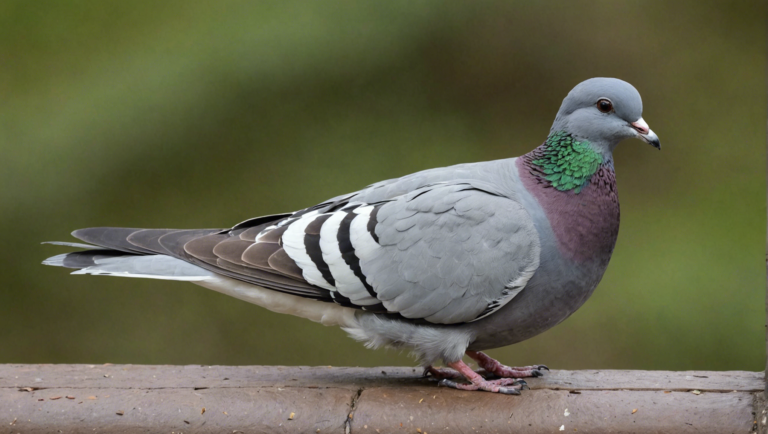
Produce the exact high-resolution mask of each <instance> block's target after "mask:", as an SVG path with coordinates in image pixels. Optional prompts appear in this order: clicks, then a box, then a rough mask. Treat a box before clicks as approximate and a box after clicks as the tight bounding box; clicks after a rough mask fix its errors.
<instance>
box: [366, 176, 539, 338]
mask: <svg viewBox="0 0 768 434" xmlns="http://www.w3.org/2000/svg"><path fill="white" fill-rule="evenodd" d="M359 212H360V213H363V212H364V209H363V210H361V211H359ZM376 221H377V223H376V225H375V234H376V237H377V239H376V240H373V241H375V242H376V244H378V246H376V245H373V244H371V241H372V240H367V239H366V238H365V237H364V234H360V236H358V237H357V238H356V239H355V241H354V242H353V244H354V245H355V247H356V249H355V251H356V253H357V255H358V256H359V258H360V268H361V269H362V272H363V274H364V275H365V276H366V278H367V281H368V283H369V284H370V285H371V286H372V287H373V290H374V291H375V293H376V297H377V299H378V300H380V301H381V302H382V304H383V305H384V307H385V308H386V309H387V311H390V312H397V313H399V314H400V315H402V316H404V317H406V318H423V319H425V320H427V321H429V322H432V323H440V324H455V323H461V322H469V321H473V320H476V319H479V318H482V317H484V316H487V315H489V314H491V313H493V312H495V311H496V310H497V309H498V308H500V307H501V306H503V305H504V304H506V303H507V302H509V301H510V300H511V299H512V298H513V297H514V296H515V295H517V293H519V292H520V291H521V290H522V289H523V288H524V287H525V284H526V283H527V282H528V280H529V279H530V278H531V276H532V275H533V273H534V272H535V271H536V269H537V268H538V265H539V252H540V246H539V238H538V234H537V232H536V230H535V228H534V225H533V222H532V221H531V218H530V216H529V215H528V213H527V212H526V211H525V210H524V209H523V208H522V206H521V205H520V204H519V203H518V202H517V201H515V200H514V199H513V198H510V197H506V196H504V195H502V194H501V193H499V192H498V191H497V190H496V189H495V188H494V186H492V185H490V184H487V183H482V182H478V181H452V182H448V183H438V184H434V185H429V186H424V187H421V188H418V189H416V190H414V191H412V192H410V193H408V194H405V195H402V196H399V197H397V198H396V199H394V200H392V201H389V202H386V203H384V204H381V205H380V206H379V208H378V210H377V212H376ZM371 238H373V237H371Z"/></svg>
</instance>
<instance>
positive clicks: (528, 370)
mask: <svg viewBox="0 0 768 434" xmlns="http://www.w3.org/2000/svg"><path fill="white" fill-rule="evenodd" d="M467 355H468V356H469V357H471V358H472V359H473V360H474V361H476V362H477V364H478V365H480V367H481V368H483V369H485V370H486V371H487V372H489V373H491V374H493V375H496V376H497V377H501V378H525V377H541V376H542V375H544V374H543V373H542V372H541V370H542V369H546V370H547V371H549V368H547V367H546V366H545V365H533V366H519V367H510V366H506V365H503V364H501V363H500V362H499V361H498V360H496V359H494V358H492V357H490V356H488V355H487V354H485V353H483V352H480V351H467Z"/></svg>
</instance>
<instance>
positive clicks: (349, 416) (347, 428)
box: [344, 387, 365, 434]
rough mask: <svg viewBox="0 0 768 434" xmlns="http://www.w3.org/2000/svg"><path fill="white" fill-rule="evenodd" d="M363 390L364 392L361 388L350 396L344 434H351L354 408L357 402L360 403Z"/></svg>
mask: <svg viewBox="0 0 768 434" xmlns="http://www.w3.org/2000/svg"><path fill="white" fill-rule="evenodd" d="M363 390H365V388H364V387H361V388H359V389H357V392H355V393H354V394H353V395H352V401H351V402H350V403H349V413H348V414H347V419H346V420H345V421H344V434H352V419H354V417H355V408H356V407H357V403H358V401H360V396H361V395H362V394H363Z"/></svg>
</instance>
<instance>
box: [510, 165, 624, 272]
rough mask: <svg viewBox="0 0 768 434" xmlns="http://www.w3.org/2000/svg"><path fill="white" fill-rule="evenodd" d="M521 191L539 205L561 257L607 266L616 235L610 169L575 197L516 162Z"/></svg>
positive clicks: (615, 205) (616, 201)
mask: <svg viewBox="0 0 768 434" xmlns="http://www.w3.org/2000/svg"><path fill="white" fill-rule="evenodd" d="M517 164H518V173H519V176H520V179H521V181H522V182H523V185H524V187H525V188H526V190H528V192H530V194H531V195H532V196H533V197H534V198H535V199H536V200H537V201H538V203H539V205H540V206H541V208H542V210H543V211H544V214H545V215H546V217H547V220H548V222H549V225H550V227H551V229H552V232H553V233H554V235H555V239H556V240H557V245H558V250H559V251H560V253H561V254H562V255H563V256H564V257H566V258H568V259H570V260H572V261H574V262H575V263H581V264H584V263H595V262H597V264H595V265H598V264H601V263H603V264H601V265H603V266H607V265H608V260H609V259H610V257H611V253H613V248H614V246H615V245H616V238H617V236H618V233H619V215H620V212H619V196H618V192H617V190H616V175H615V173H614V171H613V168H612V167H611V166H610V165H603V166H601V167H600V168H599V169H598V170H597V171H596V172H595V173H594V174H593V175H592V177H591V178H590V179H589V182H588V184H587V185H585V186H584V188H582V189H581V191H580V192H578V193H576V192H575V191H574V190H570V191H560V190H557V189H555V188H552V187H551V186H550V185H549V183H548V181H546V180H545V179H542V178H541V177H540V176H538V174H537V173H536V172H535V171H533V170H530V168H529V167H527V164H526V161H525V159H524V158H520V159H518V161H517Z"/></svg>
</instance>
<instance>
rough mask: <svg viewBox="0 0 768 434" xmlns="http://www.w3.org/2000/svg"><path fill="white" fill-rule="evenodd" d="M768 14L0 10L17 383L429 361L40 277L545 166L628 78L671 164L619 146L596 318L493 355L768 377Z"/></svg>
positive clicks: (681, 9) (171, 289)
mask: <svg viewBox="0 0 768 434" xmlns="http://www.w3.org/2000/svg"><path fill="white" fill-rule="evenodd" d="M765 16H766V5H765V2H762V1H743V2H725V1H721V2H707V1H701V0H696V1H675V2H667V1H648V2H642V1H623V2H615V1H567V2H566V1H562V2H551V1H550V2H530V1H497V2H491V1H479V2H475V1H464V2H458V1H456V2H428V1H420V2H413V1H386V2H340V1H339V2H334V1H324V2H314V1H304V2H289V1H283V2H255V1H252V2H246V1H225V2H202V1H196V2H182V1H164V2H154V1H144V2H139V1H133V2H103V1H92V2H85V1H80V2H43V1H36V2H29V1H4V2H1V3H0V62H1V63H0V64H1V65H2V67H1V68H0V95H1V97H0V98H1V101H0V147H1V148H0V151H1V152H2V154H1V155H2V156H1V157H0V186H2V187H1V188H0V205H1V206H2V214H1V215H0V234H2V235H0V236H1V237H2V249H0V255H2V257H1V259H2V264H3V265H2V272H1V273H0V288H2V289H0V330H2V331H0V362H14V363H16V362H18V363H41V362H52V363H99V362H113V363H155V364H287V365H359V366H375V365H413V364H414V362H413V361H412V360H411V359H409V358H408V357H407V356H406V354H399V353H398V352H396V351H391V350H390V351H386V350H379V351H372V350H368V349H365V348H363V347H362V346H361V345H360V344H358V343H356V342H354V341H352V340H351V339H349V338H347V337H346V336H345V334H344V332H342V331H341V330H339V329H336V328H326V327H322V326H320V325H317V324H314V323H310V322H308V321H306V320H301V319H297V318H293V317H288V316H283V315H278V314H274V313H271V312H268V311H266V310H264V309H262V308H260V307H256V306H253V305H250V304H247V303H244V302H242V301H238V300H235V299H232V298H228V297H226V296H223V295H220V294H218V293H214V292H212V291H208V290H206V289H203V288H201V287H197V286H194V285H191V284H184V283H179V282H162V281H151V280H150V281H146V280H139V279H118V278H105V277H83V276H69V275H67V272H66V271H65V270H63V269H57V268H51V267H44V266H42V265H40V261H41V260H43V259H44V258H46V257H48V256H52V255H54V254H58V253H60V252H62V251H63V250H62V249H61V248H58V247H55V246H48V245H40V244H39V242H41V241H46V240H70V238H69V236H68V234H69V232H70V231H71V230H73V229H77V228H81V227H88V226H131V227H179V228H198V227H227V226H230V225H232V224H235V223H237V222H239V221H242V220H245V219H246V218H249V217H253V216H257V215H261V214H271V213H277V212H282V211H288V210H294V209H298V208H302V207H305V206H308V205H311V204H314V203H317V202H319V201H322V200H324V199H326V198H329V197H332V196H335V195H338V194H342V193H346V192H349V191H352V190H356V189H358V188H361V187H363V186H365V185H367V184H370V183H372V182H375V181H378V180H382V179H386V178H392V177H398V176H402V175H405V174H408V173H411V172H414V171H417V170H421V169H426V168H430V167H437V166H445V165H451V164H456V163H461V162H469V161H480V160H491V159H498V158H506V157H513V156H517V155H520V154H522V153H525V152H527V151H529V150H530V149H532V148H533V147H535V146H537V145H538V144H539V143H541V142H542V141H543V139H544V138H545V137H546V135H547V132H548V129H549V126H550V124H551V122H552V120H553V118H554V115H555V113H556V112H557V109H558V107H559V105H560V102H561V101H562V98H563V97H564V96H565V95H566V93H567V92H568V91H569V90H570V89H571V88H572V87H573V86H574V85H575V84H577V83H578V82H580V81H582V80H584V79H586V78H589V77H593V76H614V77H619V78H622V79H625V80H627V81H629V82H630V83H632V84H634V85H635V86H636V87H637V88H638V89H639V91H640V92H641V94H642V95H643V99H644V105H645V112H644V118H645V119H646V120H647V121H648V122H649V124H650V125H651V127H652V128H653V129H654V131H656V132H657V133H658V135H659V137H660V138H661V143H662V145H663V151H662V152H657V151H656V150H654V149H653V148H651V147H650V146H647V145H646V144H644V143H642V142H640V141H637V140H631V141H627V142H625V143H623V144H622V145H620V146H619V147H618V148H617V150H616V154H615V157H616V166H617V172H618V181H619V188H620V192H621V199H622V224H621V233H620V235H619V241H618V245H617V247H616V251H615V254H614V256H613V260H612V261H611V266H610V267H609V269H608V272H607V273H606V275H605V278H604V279H603V281H602V283H601V284H600V286H599V287H598V289H597V291H596V292H595V295H594V296H593V297H592V298H591V299H590V300H589V302H588V303H587V304H586V305H585V306H584V307H583V308H582V309H581V310H579V311H578V312H577V313H576V314H574V315H573V316H572V317H571V318H570V319H568V320H567V321H566V322H564V323H563V324H561V325H560V326H558V327H556V328H554V329H553V330H551V331H549V332H547V333H544V334H543V335H540V336H538V337H536V338H534V339H531V340H529V341H527V342H524V343H521V344H518V345H515V346H512V347H507V348H502V349H497V350H494V351H491V354H492V355H494V356H497V357H499V358H501V359H502V360H503V361H505V362H507V363H510V364H528V363H547V364H549V366H551V367H554V368H568V369H579V368H600V369H606V368H635V369H674V370H682V369H745V370H762V369H763V366H764V355H765V349H764V324H765V322H764V312H763V310H764V308H763V301H764V297H765V287H766V282H765V268H764V263H763V255H764V253H765V240H766V234H765V226H766V224H765V222H766V217H765V216H766V207H765V198H766V191H765V160H766V158H765V157H766V156H765V142H766V128H765V121H766V98H765V95H766V86H765V83H766V80H765V66H766V54H765V53H766V43H765V42H766V37H765V35H766V28H765V26H766V25H765Z"/></svg>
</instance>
